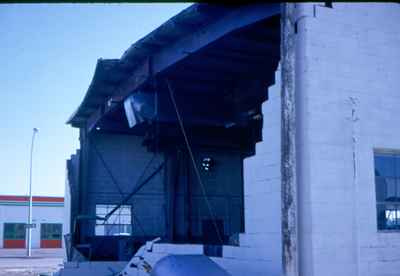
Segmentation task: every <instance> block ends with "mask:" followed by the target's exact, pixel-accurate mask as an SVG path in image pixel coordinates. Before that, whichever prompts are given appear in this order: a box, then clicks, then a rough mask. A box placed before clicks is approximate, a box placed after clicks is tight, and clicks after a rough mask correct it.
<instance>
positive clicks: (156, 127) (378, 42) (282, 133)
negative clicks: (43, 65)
mask: <svg viewBox="0 0 400 276" xmlns="http://www.w3.org/2000/svg"><path fill="white" fill-rule="evenodd" d="M399 23H400V5H398V4H342V3H340V4H336V3H334V4H333V5H332V4H330V3H307V4H252V5H243V6H224V5H212V4H194V5H192V6H190V7H189V8H187V9H185V10H184V11H182V12H181V13H179V14H177V15H176V16H174V17H172V18H171V19H169V20H168V21H167V22H165V23H164V24H162V25H161V26H160V27H158V28H157V29H155V30H154V31H152V32H151V33H149V34H148V35H146V36H145V37H144V38H142V39H140V40H139V41H137V42H136V43H134V44H133V45H132V46H131V47H129V48H128V50H126V51H125V53H124V54H123V55H122V57H121V58H119V59H99V60H98V62H97V65H96V68H95V72H94V76H93V79H92V81H91V83H90V86H89V88H88V90H87V92H86V95H85V96H84V99H83V101H82V103H81V104H80V106H79V107H78V109H77V110H76V112H75V113H74V114H73V115H72V116H71V117H70V119H69V120H68V124H70V125H71V126H73V127H76V128H79V131H80V149H79V150H78V151H77V152H76V154H74V155H72V157H71V158H70V159H69V160H68V161H67V171H68V179H67V180H68V181H67V182H68V186H67V194H66V206H69V208H70V215H69V228H70V235H68V237H67V243H68V246H67V251H68V259H69V261H71V262H74V261H78V260H79V261H81V262H92V263H98V264H100V263H104V262H110V261H112V262H115V263H116V264H117V261H125V263H126V262H128V261H129V260H131V258H132V256H133V255H134V254H137V252H138V250H139V249H140V248H142V249H143V248H144V247H143V246H144V245H146V243H147V245H148V247H146V248H147V249H146V250H147V251H146V253H145V255H143V256H144V257H143V256H142V257H143V258H145V259H146V258H148V259H147V261H148V264H150V265H151V266H154V265H155V264H156V261H158V260H159V259H160V258H161V257H162V256H165V255H169V254H203V255H206V256H209V257H210V258H211V259H212V260H213V261H214V262H215V263H217V264H218V265H219V266H221V267H222V268H223V269H225V270H226V271H227V272H229V273H230V274H232V275H245V274H246V275H247V274H252V275H268V276H269V275H271V276H275V275H303V276H312V275H324V276H329V275H349V276H350V275H352V276H353V275H369V276H378V275H379V276H383V275H385V276H389V275H393V276H394V275H398V269H399V266H400V261H399V260H398V256H399V255H400V234H399V232H398V231H399V229H400V200H399V198H400V196H399V194H398V191H400V182H398V179H397V178H399V179H400V163H398V162H400V161H398V160H400V154H399V152H400V150H399V149H400V144H399V139H397V138H398V136H399V133H398V131H397V130H396V129H395V126H396V125H398V123H399V122H398V118H397V117H396V116H395V114H396V111H397V110H399V107H400V102H399V96H398V90H399V87H400V83H399V78H398V76H397V75H398V72H399V69H398V68H400V50H399V49H400V47H399V46H400V31H399V29H398V28H397V27H396V26H399V25H400V24H399ZM154 239H158V240H157V242H154V243H151V244H150V245H149V241H152V240H154ZM146 254H147V255H146ZM396 256H397V257H396ZM132 267H133V266H130V268H129V266H128V267H127V268H124V266H121V267H120V269H121V270H122V269H124V271H125V272H127V273H128V272H129V269H132ZM135 269H136V268H135ZM100 270H101V268H99V270H98V271H100ZM117 270H118V269H117ZM66 271H67V268H65V269H64V273H66ZM98 271H97V272H98ZM143 271H145V270H143ZM143 273H144V272H143ZM128 274H129V273H128ZM65 275H68V274H65ZM98 275H102V274H101V273H100V272H99V274H98ZM132 275H136V274H132ZM143 275H146V274H143Z"/></svg>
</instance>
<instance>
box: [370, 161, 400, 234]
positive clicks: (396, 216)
mask: <svg viewBox="0 0 400 276" xmlns="http://www.w3.org/2000/svg"><path fill="white" fill-rule="evenodd" d="M374 163H375V190H376V208H377V220H378V230H395V229H396V230H400V154H394V153H375V156H374Z"/></svg>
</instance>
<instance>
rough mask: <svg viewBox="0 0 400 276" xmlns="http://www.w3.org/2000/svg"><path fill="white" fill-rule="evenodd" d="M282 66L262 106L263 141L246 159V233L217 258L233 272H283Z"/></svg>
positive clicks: (260, 275)
mask: <svg viewBox="0 0 400 276" xmlns="http://www.w3.org/2000/svg"><path fill="white" fill-rule="evenodd" d="M280 74H281V72H280V69H279V68H278V70H277V71H276V74H275V79H276V82H275V85H273V86H272V87H270V88H269V89H268V96H269V99H268V101H267V102H265V103H264V104H263V106H262V112H263V117H264V119H263V141H262V142H259V143H258V144H257V145H256V154H255V155H254V156H252V157H249V158H247V159H245V160H244V168H243V169H244V171H243V176H244V208H245V211H244V213H245V233H244V234H241V235H240V240H239V243H240V246H239V247H234V246H224V250H223V257H224V258H223V259H222V260H218V259H217V260H216V261H218V262H219V264H220V265H221V266H222V267H224V268H225V269H226V270H228V271H229V272H230V273H232V275H235V276H239V275H257V276H263V275H268V276H278V275H281V200H280V198H281V188H280V187H281V172H280V147H281V139H280V136H281V135H280V133H281V119H280V118H281V101H280Z"/></svg>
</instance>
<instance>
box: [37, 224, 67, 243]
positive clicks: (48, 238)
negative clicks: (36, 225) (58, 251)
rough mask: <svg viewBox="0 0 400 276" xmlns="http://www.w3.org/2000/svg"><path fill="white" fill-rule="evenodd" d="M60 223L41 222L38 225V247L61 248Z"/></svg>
mask: <svg viewBox="0 0 400 276" xmlns="http://www.w3.org/2000/svg"><path fill="white" fill-rule="evenodd" d="M61 235H62V224H61V223H42V224H41V225H40V247H41V248H61Z"/></svg>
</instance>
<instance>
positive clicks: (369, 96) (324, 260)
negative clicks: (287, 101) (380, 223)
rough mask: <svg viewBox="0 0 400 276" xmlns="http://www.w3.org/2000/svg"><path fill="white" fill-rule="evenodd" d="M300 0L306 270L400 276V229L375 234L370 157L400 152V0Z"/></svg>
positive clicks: (306, 273)
mask: <svg viewBox="0 0 400 276" xmlns="http://www.w3.org/2000/svg"><path fill="white" fill-rule="evenodd" d="M298 7H299V9H303V11H304V13H303V14H302V15H305V16H304V17H302V18H301V19H300V20H299V22H298V34H297V37H298V39H299V40H298V49H297V50H298V52H297V54H298V56H297V60H296V62H297V68H296V70H297V75H298V76H299V77H298V79H297V83H296V85H297V89H296V93H297V96H298V97H297V106H296V108H297V111H298V114H297V119H298V123H297V130H298V137H297V138H298V140H297V153H298V162H297V163H298V179H299V181H298V185H299V208H300V209H299V210H300V219H301V221H300V268H301V275H302V276H331V275H332V276H333V275H335V276H336V275H341V276H355V275H359V276H361V275H362V276H395V275H400V233H399V232H392V233H384V232H378V231H377V223H376V201H375V182H374V163H373V162H374V159H373V151H374V149H376V148H385V149H397V150H399V149H400V116H399V115H398V113H399V111H400V5H399V4H394V3H393V4H389V3H385V4H361V3H360V4H343V3H334V4H333V8H332V9H331V8H326V7H323V5H322V4H315V5H314V4H301V5H298ZM353 153H354V158H353Z"/></svg>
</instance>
